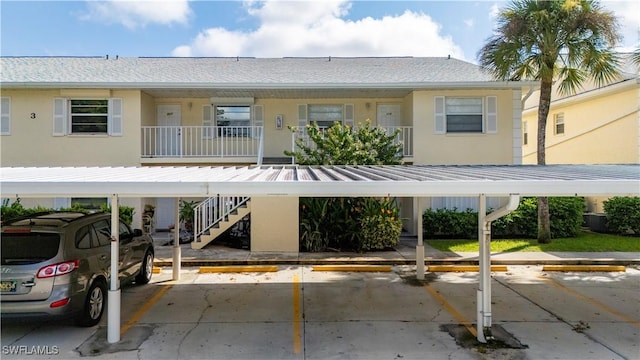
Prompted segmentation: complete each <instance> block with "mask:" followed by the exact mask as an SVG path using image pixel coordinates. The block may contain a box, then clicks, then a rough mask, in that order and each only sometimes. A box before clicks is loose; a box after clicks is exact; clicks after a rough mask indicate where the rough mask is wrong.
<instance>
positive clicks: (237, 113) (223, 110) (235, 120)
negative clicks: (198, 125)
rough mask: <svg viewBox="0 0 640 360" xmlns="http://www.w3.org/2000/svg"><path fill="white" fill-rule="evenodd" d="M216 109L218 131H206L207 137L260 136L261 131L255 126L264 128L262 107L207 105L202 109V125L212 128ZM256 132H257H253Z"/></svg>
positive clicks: (215, 119)
mask: <svg viewBox="0 0 640 360" xmlns="http://www.w3.org/2000/svg"><path fill="white" fill-rule="evenodd" d="M212 108H214V109H215V118H214V119H213V121H215V126H217V127H218V128H217V129H218V130H217V132H216V133H213V131H205V137H207V138H211V137H215V136H227V137H228V136H232V137H249V136H254V137H256V136H258V135H259V133H260V131H258V130H256V129H254V128H253V127H254V126H264V116H263V106H262V105H215V106H213V107H211V106H208V105H205V106H204V107H203V108H202V125H203V126H211V125H212V119H211V115H212V114H211V109H212ZM253 130H256V131H253Z"/></svg>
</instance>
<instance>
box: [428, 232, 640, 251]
mask: <svg viewBox="0 0 640 360" xmlns="http://www.w3.org/2000/svg"><path fill="white" fill-rule="evenodd" d="M425 241H426V243H427V244H429V245H430V246H432V247H434V248H436V249H438V250H441V251H456V252H478V240H425ZM491 251H492V252H512V251H575V252H581V251H582V252H603V251H622V252H632V251H638V252H640V237H631V236H616V235H609V234H598V233H592V232H587V231H583V232H581V233H580V234H579V235H578V236H577V237H574V238H562V239H553V240H551V243H550V244H538V241H537V240H535V239H496V240H492V241H491Z"/></svg>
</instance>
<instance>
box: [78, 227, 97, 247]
mask: <svg viewBox="0 0 640 360" xmlns="http://www.w3.org/2000/svg"><path fill="white" fill-rule="evenodd" d="M97 246H98V240H97V239H96V238H95V235H94V233H93V227H91V226H84V227H82V228H81V229H80V230H78V233H76V248H78V249H90V248H92V247H97Z"/></svg>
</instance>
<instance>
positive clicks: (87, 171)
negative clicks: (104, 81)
mask: <svg viewBox="0 0 640 360" xmlns="http://www.w3.org/2000/svg"><path fill="white" fill-rule="evenodd" d="M216 194H221V195H244V196H270V195H272V196H396V197H416V198H418V199H419V198H420V197H430V196H478V198H479V204H480V206H479V214H480V215H479V218H478V220H479V221H478V222H479V224H478V225H479V229H478V230H479V241H480V254H479V255H480V256H479V260H480V285H479V289H478V291H477V307H478V314H477V315H478V323H477V328H478V340H479V341H481V342H486V339H485V335H484V330H486V329H487V328H489V329H490V327H491V278H490V263H491V254H490V251H489V242H490V239H491V230H490V228H491V227H490V222H491V220H492V219H495V218H497V217H499V216H501V214H506V213H508V212H509V211H510V210H513V209H514V208H515V207H516V206H517V202H518V199H519V196H539V195H540V196H563V195H581V196H588V195H605V196H611V195H633V196H638V195H640V165H638V164H636V165H547V166H537V165H496V166H478V165H469V166H444V165H443V166H415V165H414V166H317V167H315V166H249V167H246V166H244V167H45V168H39V167H4V168H0V195H1V196H2V197H10V196H19V197H62V196H83V197H84V196H86V197H104V196H111V198H112V205H113V206H112V219H113V221H112V224H111V226H112V230H111V232H112V234H118V213H117V203H118V197H190V196H194V197H195V196H211V195H216ZM486 196H509V197H510V199H509V204H508V205H507V206H506V207H503V208H500V209H497V210H495V211H494V212H493V213H491V214H489V215H485V214H483V213H486V200H485V199H486ZM419 202H420V200H418V203H419ZM418 207H419V208H420V205H419V204H418ZM487 228H488V229H487ZM113 236H114V237H113V241H112V245H111V267H112V268H116V267H117V264H118V238H117V235H113ZM418 240H419V241H418V246H417V247H416V275H417V276H418V278H421V277H420V275H422V278H423V277H424V247H423V245H422V241H421V240H422V234H421V222H420V221H419V222H418ZM175 243H176V245H175V246H174V248H175V250H174V259H177V260H178V264H179V259H180V255H179V254H180V252H179V249H180V248H179V247H178V246H177V242H175ZM175 274H178V276H179V265H178V266H177V267H176V265H175V261H174V277H175V276H176V275H175ZM108 295H109V297H108V302H109V306H108V308H107V310H108V320H107V338H108V342H109V343H114V342H118V341H120V332H119V331H120V289H119V284H118V281H117V275H116V272H113V273H112V274H111V280H110V289H109V294H108Z"/></svg>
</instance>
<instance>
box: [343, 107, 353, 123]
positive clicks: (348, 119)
mask: <svg viewBox="0 0 640 360" xmlns="http://www.w3.org/2000/svg"><path fill="white" fill-rule="evenodd" d="M353 117H354V116H353V104H345V105H344V125H345V126H349V127H351V128H353V126H354V125H355V121H354V119H353Z"/></svg>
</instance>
